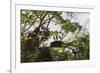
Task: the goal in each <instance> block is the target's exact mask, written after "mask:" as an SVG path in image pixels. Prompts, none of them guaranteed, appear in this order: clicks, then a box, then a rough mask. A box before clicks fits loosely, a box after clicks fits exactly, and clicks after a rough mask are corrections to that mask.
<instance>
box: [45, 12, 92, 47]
mask: <svg viewBox="0 0 100 73" xmlns="http://www.w3.org/2000/svg"><path fill="white" fill-rule="evenodd" d="M62 17H63V19H65V20H66V19H70V20H71V21H72V22H78V23H79V25H81V26H82V27H84V28H85V29H86V30H87V31H88V32H89V25H90V20H89V19H90V14H89V13H79V12H78V13H77V12H75V13H74V18H70V17H68V16H67V15H66V13H65V12H63V13H62ZM49 29H50V30H52V31H61V26H60V25H59V24H58V25H55V23H54V22H52V21H51V23H50V25H49ZM76 33H77V31H76ZM76 33H74V34H72V33H71V32H69V33H68V35H67V36H66V37H65V38H64V39H63V40H62V41H65V40H66V41H68V40H69V39H70V41H72V40H73V39H74V38H75V34H76ZM53 41H54V39H53V37H50V38H49V39H48V40H47V41H46V43H48V45H50V42H53Z"/></svg>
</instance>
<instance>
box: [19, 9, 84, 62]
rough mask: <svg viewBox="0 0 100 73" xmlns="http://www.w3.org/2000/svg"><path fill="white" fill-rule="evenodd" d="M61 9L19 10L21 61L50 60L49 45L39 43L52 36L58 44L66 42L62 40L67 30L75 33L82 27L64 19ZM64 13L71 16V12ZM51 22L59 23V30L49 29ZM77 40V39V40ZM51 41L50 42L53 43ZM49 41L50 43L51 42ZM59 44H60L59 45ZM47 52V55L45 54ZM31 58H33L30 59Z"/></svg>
mask: <svg viewBox="0 0 100 73" xmlns="http://www.w3.org/2000/svg"><path fill="white" fill-rule="evenodd" d="M62 14H63V12H61V11H43V10H26V9H25V10H24V9H23V10H21V11H20V15H21V56H22V62H27V61H43V60H45V61H48V60H49V61H50V60H52V58H51V54H50V50H49V47H50V46H49V47H47V46H40V44H41V43H43V42H45V41H46V40H48V39H49V37H51V36H52V37H53V39H54V41H53V42H55V41H56V43H57V41H58V39H60V40H59V44H60V42H61V43H66V42H62V40H63V39H64V38H65V37H66V36H67V35H68V33H69V32H72V33H75V31H77V30H78V32H77V34H76V35H75V36H76V38H75V39H77V35H78V34H79V32H80V31H81V29H82V26H81V25H79V23H76V22H72V21H71V20H70V19H64V18H63V16H62ZM66 15H67V16H69V17H71V18H72V17H73V15H74V13H73V12H66ZM51 22H54V25H60V27H61V31H52V30H50V28H49V27H50V25H51ZM75 39H74V40H73V41H71V42H67V43H66V45H69V44H71V45H74V44H72V43H73V42H74V41H75ZM77 41H78V40H77ZM53 42H52V43H53ZM52 43H51V44H52ZM60 46H61V45H60ZM44 53H46V54H44ZM47 54H48V55H47ZM32 58H33V59H34V60H32Z"/></svg>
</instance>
